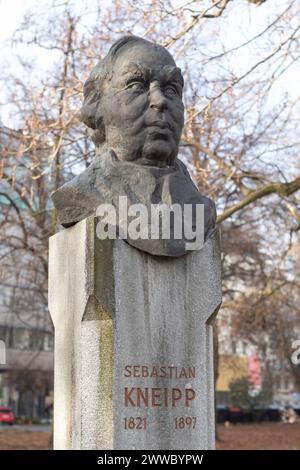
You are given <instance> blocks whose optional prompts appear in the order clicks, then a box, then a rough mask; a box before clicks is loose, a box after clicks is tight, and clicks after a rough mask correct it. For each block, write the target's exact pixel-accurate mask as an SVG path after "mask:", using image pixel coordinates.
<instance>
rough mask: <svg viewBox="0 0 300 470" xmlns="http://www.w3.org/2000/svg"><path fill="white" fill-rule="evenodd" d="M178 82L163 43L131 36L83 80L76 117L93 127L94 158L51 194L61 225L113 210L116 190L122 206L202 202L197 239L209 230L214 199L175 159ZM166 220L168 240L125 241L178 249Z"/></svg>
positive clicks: (167, 251)
mask: <svg viewBox="0 0 300 470" xmlns="http://www.w3.org/2000/svg"><path fill="white" fill-rule="evenodd" d="M183 86H184V80H183V77H182V75H181V71H180V69H179V68H178V67H177V66H176V64H175V61H174V59H173V57H172V56H171V54H170V53H169V52H168V51H167V50H166V49H165V48H163V47H162V46H159V45H157V44H154V43H152V42H149V41H146V40H145V39H142V38H139V37H135V36H128V37H123V38H121V39H120V40H118V41H117V42H116V43H115V44H113V46H112V47H111V48H110V50H109V52H108V54H107V56H106V57H105V58H104V59H103V60H101V61H100V62H99V64H98V65H97V66H96V67H95V68H94V69H93V70H92V73H91V75H90V77H89V78H88V80H87V81H86V83H85V85H84V103H83V107H82V111H81V116H82V120H83V122H84V123H85V124H86V125H87V126H88V127H90V128H91V129H92V132H93V136H92V138H93V141H94V143H95V145H96V157H95V159H94V160H93V162H92V163H91V164H90V166H89V167H88V168H87V169H86V170H85V171H84V172H83V173H81V174H80V175H79V176H76V177H75V178H74V179H73V180H71V181H70V182H68V183H66V184H65V185H64V186H62V187H61V188H59V189H58V190H57V191H56V192H55V193H54V194H53V196H52V199H53V202H54V205H55V207H56V209H57V211H58V217H59V220H60V223H61V224H62V225H63V226H64V227H69V226H71V225H73V224H75V223H76V222H78V221H80V220H82V219H84V218H85V217H87V216H89V215H92V214H95V213H96V212H97V209H98V207H99V206H100V205H101V204H112V206H113V207H115V208H116V210H117V211H118V209H119V200H120V196H123V197H126V198H127V200H128V204H129V205H130V204H143V205H144V206H145V207H146V208H150V206H151V205H159V204H165V205H167V206H169V207H171V206H172V205H174V204H175V205H176V204H177V205H179V206H181V207H182V208H184V205H187V204H188V205H191V206H192V207H193V208H195V207H196V206H197V205H203V207H204V220H203V233H204V239H207V238H208V237H209V236H210V235H211V234H212V233H213V231H214V227H215V222H216V214H215V207H214V204H213V202H212V201H211V200H210V199H208V198H206V197H204V196H202V195H201V194H200V193H199V191H198V189H197V188H196V186H195V185H194V183H193V182H192V180H191V178H190V176H189V173H188V171H187V169H186V167H185V165H184V164H183V163H182V162H181V161H180V160H179V159H178V157H177V155H178V150H179V142H180V136H181V132H182V128H183V123H184V106H183V102H182V92H183ZM193 217H194V216H193ZM148 223H149V226H150V225H151V220H150V219H149V222H148ZM182 223H183V221H182ZM171 225H172V227H171V237H170V239H164V238H162V237H159V239H150V238H148V239H132V238H131V237H130V236H128V237H127V242H128V243H130V244H131V245H133V246H135V247H136V248H138V249H140V250H143V251H146V252H148V253H151V254H153V255H162V256H180V255H183V254H185V253H186V252H187V249H186V240H185V238H184V236H183V237H182V238H176V237H174V236H173V235H174V233H173V232H174V220H173V222H171ZM194 225H195V224H194Z"/></svg>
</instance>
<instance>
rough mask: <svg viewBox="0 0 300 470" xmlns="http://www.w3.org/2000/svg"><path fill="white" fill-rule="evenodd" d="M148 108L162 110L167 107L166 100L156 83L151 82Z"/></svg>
mask: <svg viewBox="0 0 300 470" xmlns="http://www.w3.org/2000/svg"><path fill="white" fill-rule="evenodd" d="M149 104H150V108H153V109H157V110H159V111H164V110H165V109H167V107H168V102H167V99H166V97H165V96H164V94H163V92H162V90H161V88H160V86H159V84H158V83H155V82H154V83H151V84H150V90H149Z"/></svg>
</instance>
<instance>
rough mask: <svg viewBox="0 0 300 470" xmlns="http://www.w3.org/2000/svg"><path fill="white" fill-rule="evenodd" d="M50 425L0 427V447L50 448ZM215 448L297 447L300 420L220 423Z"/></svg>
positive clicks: (2, 448)
mask: <svg viewBox="0 0 300 470" xmlns="http://www.w3.org/2000/svg"><path fill="white" fill-rule="evenodd" d="M50 435H51V433H50V429H49V427H45V426H44V427H43V426H14V427H11V428H10V427H6V426H1V427H0V450H5V449H6V450H13V449H33V450H40V449H49V448H50ZM218 438H219V440H218V442H217V448H218V449H224V450H228V449H237V450H242V449H244V450H246V449H249V450H253V449H265V450H275V449H277V450H279V449H281V450H300V423H295V424H282V423H262V424H239V425H236V426H234V425H231V426H230V427H229V428H225V427H224V426H219V428H218Z"/></svg>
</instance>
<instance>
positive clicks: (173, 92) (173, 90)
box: [164, 85, 178, 96]
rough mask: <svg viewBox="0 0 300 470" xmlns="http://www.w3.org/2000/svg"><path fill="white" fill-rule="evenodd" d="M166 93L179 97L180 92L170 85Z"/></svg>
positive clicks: (165, 89)
mask: <svg viewBox="0 0 300 470" xmlns="http://www.w3.org/2000/svg"><path fill="white" fill-rule="evenodd" d="M164 92H165V94H166V95H168V96H176V95H178V90H177V88H176V87H175V86H173V85H168V86H166V87H165V88H164Z"/></svg>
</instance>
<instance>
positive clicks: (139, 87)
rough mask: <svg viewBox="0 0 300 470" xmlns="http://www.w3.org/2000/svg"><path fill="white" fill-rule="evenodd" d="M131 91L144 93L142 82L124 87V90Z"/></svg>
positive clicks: (131, 83)
mask: <svg viewBox="0 0 300 470" xmlns="http://www.w3.org/2000/svg"><path fill="white" fill-rule="evenodd" d="M128 89H129V90H133V91H144V90H145V83H144V82H139V81H135V82H130V83H128V84H127V85H126V90H128Z"/></svg>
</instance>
